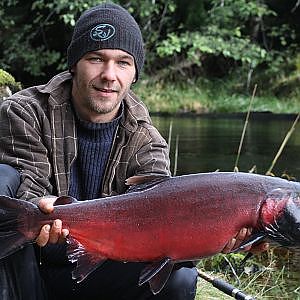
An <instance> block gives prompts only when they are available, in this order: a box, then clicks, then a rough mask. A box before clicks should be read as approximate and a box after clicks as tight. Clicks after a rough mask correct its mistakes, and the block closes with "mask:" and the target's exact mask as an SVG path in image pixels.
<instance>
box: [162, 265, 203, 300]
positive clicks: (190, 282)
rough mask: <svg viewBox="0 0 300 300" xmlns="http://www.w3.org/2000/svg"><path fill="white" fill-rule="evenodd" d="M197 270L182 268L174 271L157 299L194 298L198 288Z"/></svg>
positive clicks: (188, 299)
mask: <svg viewBox="0 0 300 300" xmlns="http://www.w3.org/2000/svg"><path fill="white" fill-rule="evenodd" d="M197 276H198V274H197V271H196V269H195V268H185V267H183V268H180V269H178V270H176V271H174V272H173V273H172V274H171V276H170V278H169V280H168V282H167V284H166V286H165V288H164V289H163V290H162V291H161V293H160V294H161V295H160V294H158V297H157V299H161V300H164V299H174V300H193V299H195V295H196V288H197Z"/></svg>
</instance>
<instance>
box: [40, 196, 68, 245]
mask: <svg viewBox="0 0 300 300" xmlns="http://www.w3.org/2000/svg"><path fill="white" fill-rule="evenodd" d="M56 199H57V198H56V197H52V196H50V197H44V198H42V199H41V200H40V202H39V204H38V206H39V208H40V210H41V211H43V212H44V213H51V212H53V210H54V206H53V203H54V202H55V200H56ZM68 234H69V230H68V229H63V228H62V221H61V220H59V219H57V220H54V222H53V224H52V226H51V225H50V224H46V225H44V226H43V227H42V228H41V231H40V234H39V235H38V237H37V238H36V243H37V244H38V245H39V246H40V247H44V246H45V245H46V244H47V243H51V244H56V243H62V242H64V241H65V239H66V237H67V236H68Z"/></svg>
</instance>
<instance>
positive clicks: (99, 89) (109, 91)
mask: <svg viewBox="0 0 300 300" xmlns="http://www.w3.org/2000/svg"><path fill="white" fill-rule="evenodd" d="M93 88H94V89H95V90H97V91H98V92H102V93H115V92H117V90H115V89H110V88H103V87H97V86H94V85H93Z"/></svg>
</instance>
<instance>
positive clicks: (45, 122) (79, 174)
mask: <svg viewBox="0 0 300 300" xmlns="http://www.w3.org/2000/svg"><path fill="white" fill-rule="evenodd" d="M67 58H68V68H69V71H68V72H63V73H60V74H58V75H57V76H55V77H54V78H52V79H51V80H50V81H49V82H48V83H47V84H45V85H42V86H36V87H31V88H29V89H26V90H23V91H21V92H19V93H17V94H15V95H13V96H12V97H11V98H9V99H8V100H6V101H5V102H4V103H3V105H2V106H1V110H0V122H1V124H0V157H1V160H0V162H1V163H2V164H3V165H1V167H0V174H2V177H4V178H6V180H5V181H4V180H2V181H1V180H0V181H1V184H0V193H1V194H6V195H10V196H12V197H17V198H20V199H24V200H27V201H31V202H33V203H35V204H37V205H38V206H39V208H40V209H41V210H42V211H44V212H45V213H50V212H51V211H53V209H54V208H53V204H54V202H55V200H56V198H57V196H62V195H70V196H73V197H75V198H77V199H79V200H88V199H94V198H100V197H106V196H111V195H116V194H121V193H124V192H125V191H126V186H125V180H126V179H127V178H129V177H131V176H133V175H159V176H170V171H169V158H168V148H167V145H166V142H165V140H164V139H163V138H162V137H161V135H160V134H159V133H158V131H157V130H156V129H155V128H154V127H153V125H152V123H151V120H150V117H149V114H148V111H147V109H146V107H145V106H144V104H143V103H142V102H141V101H140V100H139V99H138V98H137V97H136V96H135V95H134V94H133V93H132V92H131V91H130V87H131V84H132V83H134V82H136V81H137V80H138V78H139V76H140V73H141V69H142V66H143V62H144V50H143V40H142V36H141V32H140V29H139V27H138V25H137V23H136V22H135V20H134V19H133V18H132V16H131V15H130V14H129V13H128V12H127V11H126V10H125V9H123V8H122V7H120V6H118V5H115V4H101V5H98V6H96V7H94V8H91V9H89V10H87V11H86V12H84V13H83V15H82V16H81V17H80V18H79V20H78V21H77V23H76V26H75V29H74V34H73V37H72V40H71V43H70V46H69V48H68V56H67ZM16 170H17V171H16ZM1 185H2V187H1ZM103 201H105V198H104V199H103ZM145 213H147V212H145ZM68 234H69V232H68V230H67V229H65V228H64V227H63V224H62V221H61V220H55V221H54V223H53V224H52V226H50V224H47V225H45V226H43V227H42V229H41V231H40V234H39V236H38V237H37V239H36V244H37V245H38V246H39V247H36V249H35V250H36V256H37V259H36V258H35V256H34V253H33V248H32V247H31V246H29V247H26V248H25V249H23V250H21V251H19V252H18V253H16V254H14V255H12V256H11V257H9V258H7V259H5V260H4V261H2V262H1V264H2V265H1V267H0V269H1V270H2V271H1V272H0V288H1V293H2V294H0V295H2V298H1V299H16V300H17V299H39V300H41V299H43V297H45V298H48V299H56V300H58V299H104V300H106V299H172V300H176V299H178V300H179V299H180V300H190V299H194V297H195V291H196V281H197V272H196V270H195V268H193V266H192V264H181V265H177V266H176V268H175V269H174V271H173V272H172V274H171V276H170V279H169V280H168V282H167V284H166V286H165V288H164V289H163V290H162V291H161V292H160V293H159V294H158V295H155V296H154V295H153V294H152V293H151V291H150V289H149V286H148V285H144V286H142V287H139V286H138V284H137V283H138V278H139V274H140V272H141V270H142V269H143V268H144V267H145V265H146V264H145V263H126V264H125V263H123V262H115V261H107V262H106V263H104V264H103V265H102V266H101V267H99V268H98V269H96V270H95V271H94V272H93V273H92V274H90V275H89V276H88V277H87V279H85V280H84V281H83V282H81V283H76V282H74V281H73V280H72V278H71V271H72V269H73V268H74V265H73V264H71V263H70V262H68V260H67V258H66V242H65V238H66V237H67V235H68ZM244 236H245V233H244V235H242V238H244ZM235 244H236V240H233V241H230V242H229V244H228V245H227V247H226V249H225V251H229V250H230V249H232V248H233V247H234V246H235ZM37 262H39V270H38V267H37V266H38V264H37ZM26 274H27V276H26ZM40 274H41V278H42V280H41V279H40ZM44 294H46V295H44Z"/></svg>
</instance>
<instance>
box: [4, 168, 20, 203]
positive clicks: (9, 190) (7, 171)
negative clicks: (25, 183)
mask: <svg viewBox="0 0 300 300" xmlns="http://www.w3.org/2000/svg"><path fill="white" fill-rule="evenodd" d="M19 185H20V174H19V172H18V171H17V170H16V169H15V168H13V167H11V166H9V165H5V164H0V195H5V196H10V197H15V194H16V192H17V189H18V187H19Z"/></svg>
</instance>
